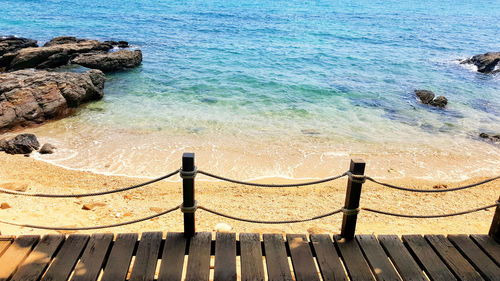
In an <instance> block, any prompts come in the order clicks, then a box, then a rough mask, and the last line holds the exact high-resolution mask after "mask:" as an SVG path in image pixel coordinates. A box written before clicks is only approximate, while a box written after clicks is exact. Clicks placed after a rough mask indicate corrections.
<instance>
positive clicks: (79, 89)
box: [0, 69, 105, 131]
mask: <svg viewBox="0 0 500 281" xmlns="http://www.w3.org/2000/svg"><path fill="white" fill-rule="evenodd" d="M104 80H105V77H104V73H102V72H101V71H99V70H95V69H93V70H89V71H87V72H85V73H69V72H47V71H37V70H34V69H26V70H19V71H14V72H9V73H3V74H0V131H2V130H6V129H9V128H13V127H15V126H27V125H31V124H39V123H43V122H44V121H46V120H48V119H54V118H59V117H64V116H66V115H68V114H69V113H71V110H70V108H74V107H77V106H78V105H80V104H82V103H85V102H88V101H92V100H98V99H101V98H102V96H103V94H104V93H103V88H104Z"/></svg>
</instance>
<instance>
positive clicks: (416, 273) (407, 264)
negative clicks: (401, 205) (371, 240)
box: [378, 235, 428, 281]
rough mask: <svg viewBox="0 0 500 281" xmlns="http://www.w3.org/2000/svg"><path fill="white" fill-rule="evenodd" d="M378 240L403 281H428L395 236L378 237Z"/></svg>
mask: <svg viewBox="0 0 500 281" xmlns="http://www.w3.org/2000/svg"><path fill="white" fill-rule="evenodd" d="M378 240H379V242H380V244H381V245H382V247H383V248H384V249H385V251H386V253H387V255H388V256H389V258H390V259H391V261H392V263H393V264H394V266H395V267H396V269H397V270H398V273H399V275H400V276H401V278H402V279H403V280H404V281H427V280H428V279H427V277H425V275H424V272H423V271H422V270H421V269H420V267H419V266H418V264H417V263H416V262H415V260H414V259H413V258H412V256H411V254H410V253H409V252H408V250H407V249H406V248H405V246H404V245H403V242H401V240H400V239H399V237H398V236H397V235H379V236H378Z"/></svg>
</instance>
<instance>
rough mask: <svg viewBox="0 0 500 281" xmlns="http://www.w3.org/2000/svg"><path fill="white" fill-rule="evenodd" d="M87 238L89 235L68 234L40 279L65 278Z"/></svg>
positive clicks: (47, 280) (55, 279)
mask: <svg viewBox="0 0 500 281" xmlns="http://www.w3.org/2000/svg"><path fill="white" fill-rule="evenodd" d="M88 240H89V235H86V234H71V235H69V236H68V238H67V239H66V241H64V244H63V245H62V247H61V249H60V250H59V252H58V253H57V255H56V257H55V258H54V260H53V261H52V263H51V264H50V265H49V268H48V269H47V272H45V275H44V276H43V277H42V281H59V280H67V279H68V277H69V275H70V274H71V272H72V271H73V267H74V266H75V264H76V262H77V260H78V258H79V257H80V254H81V253H82V251H83V248H84V247H85V245H86V244H87V241H88Z"/></svg>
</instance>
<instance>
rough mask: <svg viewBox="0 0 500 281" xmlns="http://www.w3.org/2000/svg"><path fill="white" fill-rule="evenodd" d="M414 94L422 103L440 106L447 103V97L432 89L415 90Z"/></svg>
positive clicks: (442, 106)
mask: <svg viewBox="0 0 500 281" xmlns="http://www.w3.org/2000/svg"><path fill="white" fill-rule="evenodd" d="M415 95H417V97H418V98H419V99H420V101H421V102H422V103H423V104H428V105H432V106H436V107H440V108H444V107H445V106H446V105H447V104H448V99H447V98H446V97H444V96H438V97H436V98H434V97H435V96H436V95H435V94H434V93H433V92H432V91H428V90H415Z"/></svg>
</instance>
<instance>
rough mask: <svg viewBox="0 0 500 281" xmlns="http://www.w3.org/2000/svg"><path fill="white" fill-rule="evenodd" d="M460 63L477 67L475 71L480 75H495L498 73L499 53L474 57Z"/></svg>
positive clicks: (499, 66)
mask: <svg viewBox="0 0 500 281" xmlns="http://www.w3.org/2000/svg"><path fill="white" fill-rule="evenodd" d="M460 63H461V64H473V65H475V66H477V71H479V72H481V73H497V72H500V52H491V53H486V54H482V55H475V56H473V57H471V58H468V59H465V60H463V61H461V62H460Z"/></svg>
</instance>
